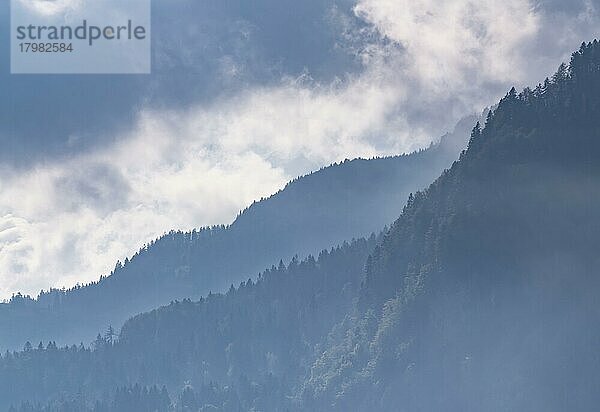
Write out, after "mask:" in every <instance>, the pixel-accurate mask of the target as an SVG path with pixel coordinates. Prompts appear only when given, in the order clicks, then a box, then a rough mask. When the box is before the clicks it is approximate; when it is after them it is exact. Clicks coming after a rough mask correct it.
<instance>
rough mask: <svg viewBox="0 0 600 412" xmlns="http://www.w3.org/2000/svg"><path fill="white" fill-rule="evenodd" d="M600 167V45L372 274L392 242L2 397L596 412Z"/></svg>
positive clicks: (458, 170) (476, 145) (457, 170)
mask: <svg viewBox="0 0 600 412" xmlns="http://www.w3.org/2000/svg"><path fill="white" fill-rule="evenodd" d="M599 155H600V44H599V43H597V42H594V43H591V44H586V45H583V46H582V48H581V50H580V51H579V52H577V53H575V54H574V56H573V59H572V62H571V64H570V66H568V67H567V66H561V69H560V70H559V71H558V73H557V74H556V75H555V76H554V78H553V79H552V80H549V81H547V82H545V83H544V84H542V85H540V86H539V87H537V88H536V89H535V90H529V89H527V90H525V91H523V92H522V93H520V94H517V93H516V91H514V90H512V91H511V92H510V93H509V94H508V95H507V96H506V98H504V99H503V100H502V101H501V103H500V104H499V105H498V107H497V109H495V110H494V112H493V113H492V114H490V116H489V117H488V119H487V122H486V124H485V127H483V128H481V127H476V128H475V129H474V130H473V133H472V139H471V141H470V143H469V148H468V150H466V151H465V152H464V153H463V154H462V155H461V157H460V160H459V161H458V162H456V163H455V164H454V165H453V166H452V167H451V168H450V169H449V170H448V171H446V172H444V173H443V174H442V176H441V177H440V178H439V179H438V180H437V181H436V182H435V183H433V184H432V185H431V186H430V187H429V188H428V189H427V190H425V191H423V192H419V193H417V194H416V195H414V196H411V197H410V200H409V202H408V204H407V205H406V206H405V207H404V210H403V212H402V214H401V216H400V218H399V219H398V220H397V221H396V223H395V224H394V225H393V227H392V228H391V230H390V231H389V232H388V233H387V234H386V235H385V236H384V238H383V239H382V240H381V242H379V243H378V246H377V247H376V248H375V250H374V251H373V252H372V253H371V254H370V255H369V257H367V254H368V252H367V250H368V249H369V247H370V244H371V243H375V241H374V239H371V241H370V242H365V241H359V242H355V243H353V244H352V245H350V246H344V247H342V248H341V249H339V250H337V251H334V252H332V253H331V254H328V255H323V256H321V258H320V259H319V261H318V262H314V261H313V260H311V259H309V260H307V261H306V262H305V263H302V264H298V263H296V262H294V263H292V265H291V266H290V267H289V268H286V269H284V268H283V267H281V268H280V269H275V270H274V271H270V272H267V273H265V274H264V275H263V277H262V278H263V279H262V280H261V281H259V282H258V283H257V284H256V285H255V284H254V283H251V284H250V285H248V284H244V285H243V286H242V287H241V288H240V289H239V290H237V291H235V290H232V291H231V292H230V293H228V294H227V295H225V296H210V297H209V298H207V299H204V300H202V301H201V302H199V303H191V302H184V303H180V304H175V305H171V306H169V307H166V308H162V309H159V310H157V311H154V312H151V313H149V314H145V315H141V316H139V317H137V318H134V319H132V320H131V321H129V322H128V323H127V324H126V326H125V327H124V328H123V330H122V333H121V338H120V340H119V341H118V342H117V343H111V342H110V340H108V342H107V340H106V339H99V340H98V342H97V344H96V347H97V348H96V350H95V351H89V350H86V349H77V348H72V349H68V350H58V349H55V348H54V346H53V345H51V346H50V348H48V349H46V348H41V349H39V350H36V349H30V348H27V350H26V351H24V352H20V353H16V354H13V353H11V354H8V355H6V356H5V357H4V358H3V359H2V361H1V362H0V376H1V377H2V379H3V381H2V383H1V384H0V390H2V391H3V392H2V393H0V399H3V400H4V401H5V403H8V401H9V400H10V401H15V400H19V399H22V398H26V397H29V398H30V399H32V400H36V399H39V400H42V399H44V398H46V397H52V398H55V399H58V400H57V401H55V402H54V403H51V404H48V406H47V407H46V409H44V406H39V407H37V406H35V405H28V404H23V405H22V407H21V410H23V411H26V410H31V411H40V410H46V411H58V412H64V411H67V410H72V409H73V408H75V409H77V410H96V411H100V410H104V411H112V412H116V411H125V410H127V411H136V410H149V409H148V405H152V408H153V409H156V410H160V411H167V410H173V408H175V410H178V411H179V410H181V411H183V410H187V411H190V410H191V411H199V410H203V411H206V410H222V411H242V410H244V411H247V410H268V411H285V410H311V411H330V410H334V411H335V410H339V411H348V410H352V411H373V410H377V411H438V410H443V411H457V412H458V411H461V412H462V411H486V412H487V411H528V412H542V411H594V410H596V409H597V405H598V404H599V403H600V394H599V392H598V390H597V388H598V387H600V375H598V373H597V371H598V370H599V368H600V357H599V356H598V347H599V344H600V305H599V304H598V301H597V290H598V287H599V286H600V277H599V276H598V267H599V264H600V256H599V255H598V253H597V245H598V244H600V190H598V187H600V162H598V161H597V159H598V158H599ZM361 261H362V262H364V263H365V265H364V268H365V271H366V273H365V274H364V278H363V277H362V276H361V274H362V273H363V272H362V270H359V269H358V268H359V267H361V268H362V267H363V263H360V262H361ZM327 262H331V265H327ZM334 262H335V263H334ZM360 279H362V282H361V284H360V286H359V285H358V282H360ZM345 285H347V286H345ZM344 313H346V316H344ZM326 331H329V333H326ZM311 354H312V355H311ZM163 384H164V385H167V387H166V388H165V389H164V390H162V389H158V387H161V385H163ZM117 385H121V386H122V388H121V389H119V390H116V386H117ZM154 385H158V387H155V386H154ZM167 392H170V393H171V397H170V398H169V396H168V394H167ZM105 393H106V394H107V395H101V394H105ZM61 398H62V399H63V401H61V400H60V399H61ZM97 399H107V401H102V402H97V403H96V400H97ZM153 402H154V403H153ZM172 403H174V405H173V404H172ZM125 404H126V405H127V406H123V405H125ZM72 405H76V406H75V407H72ZM70 407H72V409H69V408H70ZM28 408H29V409H28ZM153 409H150V410H153Z"/></svg>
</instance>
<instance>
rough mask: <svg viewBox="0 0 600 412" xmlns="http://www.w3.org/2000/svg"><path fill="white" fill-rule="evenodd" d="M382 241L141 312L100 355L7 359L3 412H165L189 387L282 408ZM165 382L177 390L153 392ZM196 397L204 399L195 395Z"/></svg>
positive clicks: (1, 370)
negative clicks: (16, 411)
mask: <svg viewBox="0 0 600 412" xmlns="http://www.w3.org/2000/svg"><path fill="white" fill-rule="evenodd" d="M379 241H381V237H379V238H378V237H376V236H374V235H373V236H371V237H370V238H369V239H360V240H356V241H353V242H352V243H345V244H343V245H342V246H340V247H337V248H334V249H332V250H330V251H323V252H322V253H321V254H320V255H319V257H318V259H314V258H312V257H309V258H307V259H306V260H304V261H301V262H300V261H298V260H296V259H293V260H292V262H291V263H290V264H289V265H287V267H286V266H285V265H283V263H280V264H279V265H278V266H277V267H273V268H271V269H269V270H267V271H265V272H264V273H262V274H261V276H260V278H259V279H258V280H257V281H256V282H255V281H252V280H248V281H246V282H242V284H241V285H240V286H239V287H238V288H237V289H236V288H234V287H233V286H232V287H231V288H230V290H229V292H227V293H226V294H224V295H221V294H211V295H209V296H208V297H206V298H203V299H201V300H200V301H198V302H191V301H189V300H184V301H182V302H175V303H172V304H171V305H169V306H166V307H163V308H160V309H157V310H154V311H152V312H149V313H146V314H143V315H138V316H136V317H135V318H133V319H131V320H129V321H128V322H127V323H126V324H125V325H124V327H123V329H122V331H121V334H120V338H119V339H118V341H115V340H114V336H112V333H107V334H106V335H105V336H100V335H99V336H98V338H97V339H96V341H95V342H94V344H93V350H90V349H86V348H84V347H77V346H73V347H70V348H63V349H59V348H57V347H56V345H55V344H54V343H50V344H49V345H42V346H39V347H38V345H37V344H36V345H34V346H33V347H30V346H29V345H28V346H27V347H26V349H25V350H24V351H23V352H21V353H14V354H12V353H7V354H5V355H4V357H3V358H2V359H1V360H0V410H6V409H8V407H9V405H10V404H11V403H13V404H14V403H16V404H18V403H19V402H20V401H23V400H27V399H28V400H31V401H33V403H32V404H31V405H34V404H35V403H36V402H39V401H42V402H44V401H46V400H48V399H53V403H52V404H51V407H50V408H57V409H50V410H60V411H62V410H65V409H68V408H70V409H69V410H74V411H75V410H76V411H84V410H86V409H87V408H88V407H89V408H92V407H93V406H94V405H95V403H96V401H97V400H100V402H101V406H103V407H111V408H113V409H111V410H122V411H127V412H132V411H138V410H139V411H144V412H147V411H150V410H155V409H154V408H156V409H157V410H161V411H162V410H167V409H168V408H167V409H163V407H164V406H165V404H164V400H165V395H166V399H168V390H169V391H171V393H173V394H178V393H179V392H181V390H182V388H184V387H186V386H189V388H191V386H190V385H194V386H193V387H194V388H196V390H202V391H203V393H204V394H205V398H204V400H203V402H204V403H210V402H213V403H218V402H220V403H223V404H224V403H227V404H228V405H229V406H228V408H229V409H231V410H239V411H248V410H251V408H253V407H256V408H259V409H260V410H275V409H276V408H277V407H278V404H279V403H281V401H282V400H283V399H285V396H286V395H287V394H288V392H289V388H291V387H295V386H297V385H299V384H300V381H299V380H300V379H301V378H302V377H303V376H304V375H305V374H306V371H307V370H308V368H309V367H310V364H311V362H312V359H313V358H314V355H313V353H314V351H315V348H316V346H317V345H318V343H319V342H321V341H322V337H323V336H324V335H326V334H327V333H328V331H329V330H330V329H331V328H332V327H333V326H334V325H335V324H336V323H339V322H340V321H341V320H342V319H344V317H345V316H346V314H347V313H348V312H350V311H351V309H352V307H353V304H354V298H355V296H356V294H357V292H358V289H359V288H360V284H361V280H362V279H363V275H364V272H363V269H364V262H365V260H366V258H367V256H368V255H369V253H371V252H372V251H373V249H374V247H375V245H376V244H377V243H378V242H379ZM250 379H251V380H250ZM156 383H159V384H161V386H162V385H163V384H166V385H167V386H168V390H167V388H165V389H164V390H158V389H156V388H154V389H152V387H153V385H154V384H156ZM135 384H139V385H141V386H135ZM117 385H119V386H123V387H124V389H121V391H122V392H119V391H118V390H117ZM128 385H130V386H129V387H128ZM144 385H148V386H149V387H151V390H149V391H148V392H146V393H145V392H144V389H142V388H145V386H144ZM150 392H151V393H150ZM187 396H188V397H190V396H195V395H194V394H193V392H191V389H189V390H188V394H187ZM209 397H210V399H212V400H211V401H210V402H209V401H208V398H209ZM136 399H137V401H136ZM142 399H144V400H143V401H142ZM188 401H189V400H188ZM200 401H201V400H200V399H199V400H198V402H200ZM144 402H150V404H151V405H152V407H151V408H150V407H148V403H144ZM204 403H203V404H202V405H204ZM180 404H181V406H182V407H183V406H185V404H186V401H185V396H184V401H183V403H181V402H180ZM52 405H53V406H52ZM144 405H146V406H144ZM161 405H162V406H161ZM23 407H24V408H27V406H26V405H24V406H23ZM100 410H105V409H100ZM182 410H197V409H182Z"/></svg>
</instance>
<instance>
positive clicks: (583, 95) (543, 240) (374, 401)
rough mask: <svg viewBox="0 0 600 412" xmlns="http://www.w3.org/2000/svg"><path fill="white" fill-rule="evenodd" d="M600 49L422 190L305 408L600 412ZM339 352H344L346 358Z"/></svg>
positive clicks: (384, 250)
mask: <svg viewBox="0 0 600 412" xmlns="http://www.w3.org/2000/svg"><path fill="white" fill-rule="evenodd" d="M599 158H600V44H599V43H598V42H594V43H591V44H587V45H583V46H582V48H581V50H580V51H579V52H577V53H575V54H574V55H573V59H572V61H571V64H570V66H565V65H563V66H561V68H560V69H559V71H558V72H557V73H556V75H555V76H554V77H553V79H552V80H549V81H546V82H545V83H544V84H541V85H540V86H538V87H537V88H536V89H535V90H530V89H526V90H525V91H523V92H522V93H520V94H517V93H516V92H515V90H514V89H513V90H511V92H510V93H509V94H508V95H507V96H506V98H504V99H503V100H502V102H501V103H500V105H499V106H498V108H497V109H496V110H495V111H494V113H493V114H491V115H490V116H489V118H488V120H487V122H486V125H485V127H484V128H483V129H481V128H479V127H477V128H475V129H474V131H473V134H472V139H471V141H470V144H469V148H468V150H467V151H466V152H465V153H463V154H462V156H461V159H460V161H459V162H457V163H456V164H454V166H453V167H452V168H451V169H450V170H449V171H447V172H445V173H444V174H443V175H442V177H441V178H440V179H439V180H437V181H436V182H435V183H434V184H433V185H432V186H431V187H430V188H428V189H427V190H426V191H424V192H420V193H418V194H416V195H415V196H414V197H411V199H410V201H409V204H408V205H407V206H406V208H405V210H404V212H403V213H402V216H401V217H400V219H399V220H398V221H397V222H396V223H395V224H394V225H393V227H392V229H391V230H390V232H389V233H388V234H387V235H386V236H385V239H384V241H383V242H382V244H381V245H380V246H378V248H377V249H376V251H375V253H374V254H373V255H372V257H370V258H369V262H368V264H367V275H366V276H367V277H366V280H365V284H364V287H363V288H362V289H361V291H360V299H359V304H358V308H359V311H360V313H362V315H360V316H359V317H357V318H356V319H355V321H354V322H353V323H352V324H351V325H349V326H348V327H347V328H346V329H345V331H344V332H341V333H338V334H336V335H335V336H332V337H331V339H330V343H329V345H328V347H327V348H325V349H324V351H323V353H322V355H321V356H320V357H319V359H318V360H317V361H316V362H315V363H314V366H313V369H312V372H311V375H310V377H309V378H308V379H307V382H306V385H305V387H304V389H303V391H302V395H303V399H304V401H305V403H304V405H305V407H306V408H307V409H308V410H340V411H344V410H359V411H361V410H365V411H366V410H380V411H416V410H422V411H437V410H444V411H457V412H458V411H529V412H531V411H534V412H536V411H540V412H541V411H593V410H596V409H597V407H598V405H599V404H600V392H599V391H598V390H597V389H598V388H599V387H600V375H599V374H598V370H599V369H600V357H599V356H598V347H600V346H599V345H600V303H598V296H597V291H598V287H600V271H599V267H600V255H599V254H598V245H599V244H600V189H599V188H600V161H599V160H598V159H599ZM340 359H344V362H340Z"/></svg>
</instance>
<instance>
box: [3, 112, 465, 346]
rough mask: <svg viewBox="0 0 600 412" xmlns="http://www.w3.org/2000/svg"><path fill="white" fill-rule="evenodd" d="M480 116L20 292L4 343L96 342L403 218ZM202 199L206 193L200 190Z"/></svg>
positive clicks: (6, 312) (7, 316)
mask: <svg viewBox="0 0 600 412" xmlns="http://www.w3.org/2000/svg"><path fill="white" fill-rule="evenodd" d="M473 122H474V119H473V118H468V119H465V120H463V121H462V122H461V123H459V124H458V125H457V127H456V130H455V131H454V132H453V133H451V134H449V135H447V136H445V137H443V138H442V140H441V142H440V143H439V144H435V145H432V146H431V147H430V148H429V149H427V150H423V151H420V152H416V153H413V154H410V155H403V156H396V157H390V158H380V159H371V160H362V159H358V160H353V161H347V162H344V163H342V164H337V165H333V166H331V167H328V168H324V169H322V170H320V171H318V172H315V173H312V174H310V175H308V176H304V177H302V178H299V179H296V180H295V181H293V182H291V183H289V184H288V185H287V186H286V188H285V189H284V190H282V191H281V192H279V193H277V194H275V195H274V196H272V197H270V198H268V199H264V200H262V201H260V202H257V203H255V204H253V205H252V206H251V207H249V208H248V209H247V210H245V211H244V212H243V213H241V214H240V215H239V217H238V218H237V219H236V220H235V222H234V223H233V224H231V225H230V226H228V227H215V228H210V229H202V230H199V231H193V232H189V233H180V232H177V233H169V234H167V235H165V236H163V237H162V238H160V239H158V240H156V241H155V242H153V243H152V244H150V245H148V247H146V248H144V249H143V250H141V251H140V252H139V253H137V254H136V255H135V256H134V257H133V258H132V259H131V260H127V261H126V262H125V263H124V264H120V263H119V264H118V265H117V267H116V268H115V271H114V272H113V273H112V274H111V276H108V277H105V278H103V279H101V281H100V282H97V283H93V284H90V285H87V286H84V287H78V288H75V289H73V290H69V291H66V292H65V291H60V290H53V291H50V292H46V293H42V294H41V295H40V296H39V298H38V299H37V300H34V299H30V298H28V297H22V296H20V295H17V296H16V297H14V298H13V299H12V301H11V302H10V303H7V304H0V330H1V331H2V332H1V333H0V350H5V349H16V348H22V346H23V344H24V343H25V342H26V341H31V342H34V341H35V342H39V341H40V340H43V341H49V340H52V341H56V342H58V343H59V344H64V343H73V342H76V343H79V342H82V341H83V342H86V343H87V342H90V341H91V340H92V339H93V338H94V336H95V335H96V333H97V331H98V330H102V329H105V328H107V327H108V326H109V325H113V326H114V327H116V328H119V327H120V326H121V325H122V323H123V322H124V321H125V320H126V319H127V318H129V317H130V316H133V315H135V314H137V313H141V312H143V311H147V310H151V309H154V308H156V307H158V306H160V305H164V304H168V303H169V302H170V301H171V300H175V299H183V298H192V299H198V298H199V297H200V296H203V295H206V294H208V293H209V292H210V291H213V292H220V291H225V290H226V289H227V288H228V287H229V285H230V284H231V283H236V284H238V283H239V282H240V281H242V280H245V279H248V278H249V277H254V276H256V274H258V273H259V272H260V271H262V270H264V269H265V268H267V267H270V266H271V265H272V264H276V263H277V262H279V260H280V259H283V260H284V261H288V260H290V259H291V258H292V257H293V256H294V255H298V256H300V257H303V256H307V255H308V254H310V253H313V254H315V253H318V252H319V251H320V250H321V249H323V248H328V247H331V246H333V245H337V244H340V243H341V242H343V241H344V240H349V239H352V238H354V237H361V236H368V235H369V234H370V233H372V232H378V231H380V230H381V229H383V227H384V226H385V225H387V224H389V223H391V222H392V221H393V220H394V219H396V218H397V216H398V214H399V213H400V211H401V207H402V204H403V203H404V202H405V201H406V198H407V197H408V194H409V193H410V192H413V191H416V190H418V189H421V188H424V187H426V185H428V184H429V183H430V182H431V181H433V179H434V178H435V177H437V176H438V175H439V173H441V171H442V170H443V169H444V168H445V167H448V166H449V165H450V164H451V163H452V161H453V160H455V159H456V158H457V157H458V153H459V152H460V150H461V149H462V148H463V147H464V146H465V145H466V141H467V140H468V135H469V130H470V128H471V127H472V123H473ZM199 201H200V199H199Z"/></svg>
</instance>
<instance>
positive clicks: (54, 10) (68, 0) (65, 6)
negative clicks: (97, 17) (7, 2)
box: [19, 0, 84, 16]
mask: <svg viewBox="0 0 600 412" xmlns="http://www.w3.org/2000/svg"><path fill="white" fill-rule="evenodd" d="M19 2H20V3H21V4H23V5H24V6H25V7H26V8H27V9H29V10H31V11H32V12H34V13H37V14H39V15H42V16H54V15H57V14H66V13H70V12H73V11H75V10H78V9H79V8H80V7H81V6H82V5H83V2H84V0H19Z"/></svg>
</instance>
